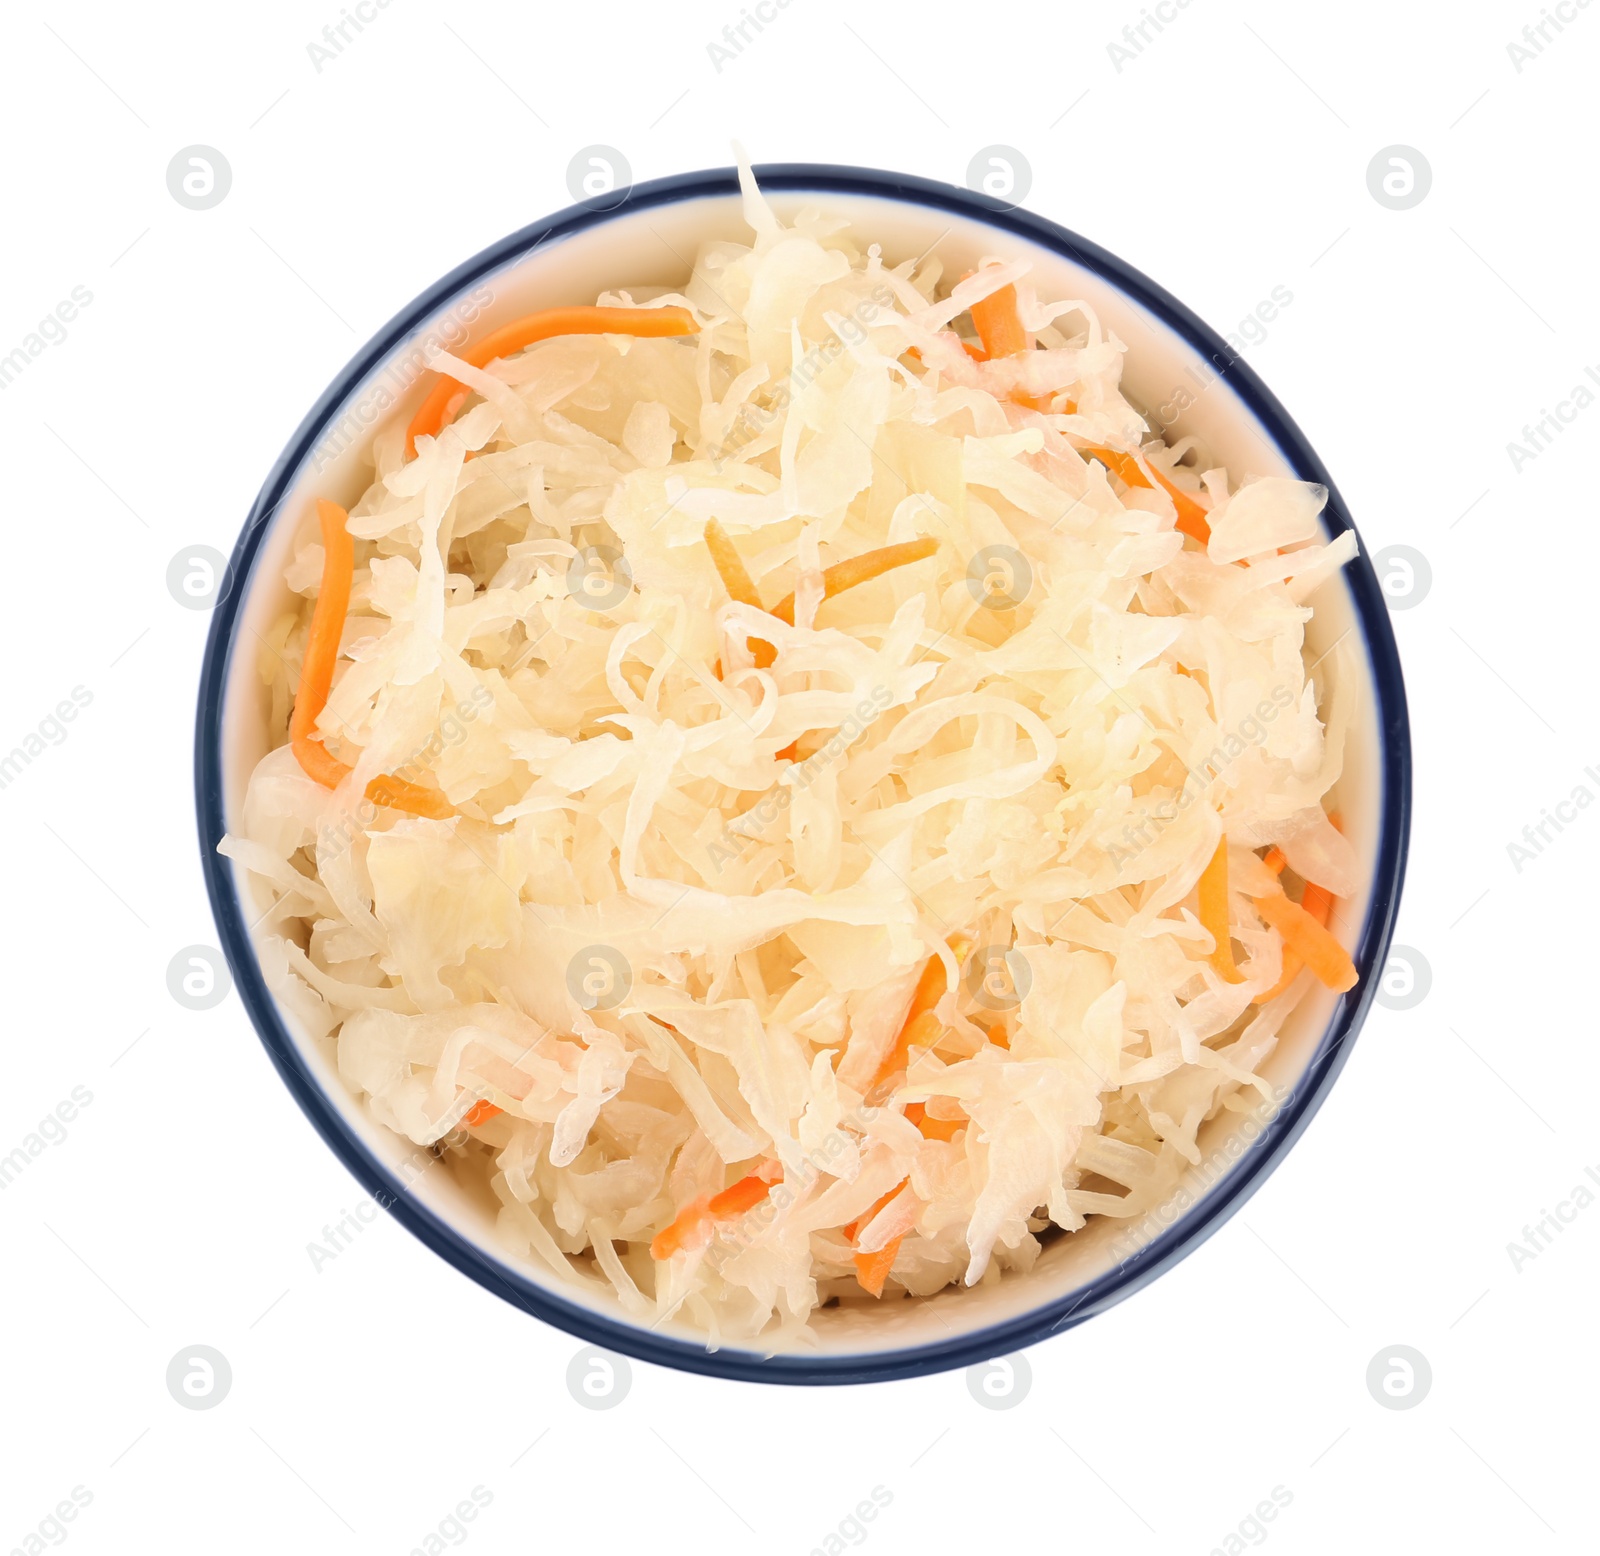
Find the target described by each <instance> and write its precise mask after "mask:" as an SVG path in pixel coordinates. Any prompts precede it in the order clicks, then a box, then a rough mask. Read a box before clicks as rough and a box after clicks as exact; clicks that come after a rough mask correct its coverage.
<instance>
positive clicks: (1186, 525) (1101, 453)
mask: <svg viewBox="0 0 1600 1556" xmlns="http://www.w3.org/2000/svg"><path fill="white" fill-rule="evenodd" d="M1078 452H1079V453H1081V454H1088V455H1090V456H1092V457H1093V458H1095V459H1098V460H1099V461H1100V463H1101V464H1103V465H1104V466H1105V467H1106V469H1107V470H1110V471H1112V472H1113V473H1114V474H1115V475H1117V476H1119V477H1120V478H1121V479H1122V483H1123V485H1125V486H1144V487H1152V483H1151V480H1150V476H1154V477H1155V484H1157V485H1159V486H1160V487H1161V490H1162V491H1164V492H1165V493H1166V494H1167V496H1168V497H1170V498H1171V499H1172V506H1173V507H1174V508H1175V509H1176V510H1177V514H1178V522H1177V525H1176V526H1175V527H1176V528H1177V529H1178V530H1180V531H1181V532H1182V533H1183V534H1185V535H1188V536H1190V537H1192V538H1193V539H1195V540H1197V541H1199V542H1200V544H1201V545H1202V546H1203V545H1204V544H1205V543H1206V542H1207V541H1208V540H1210V539H1211V524H1210V522H1209V521H1208V519H1207V517H1206V510H1205V509H1204V508H1202V507H1201V506H1200V504H1199V503H1197V502H1196V501H1195V500H1194V498H1192V497H1191V496H1190V495H1189V494H1188V493H1187V492H1186V491H1184V490H1183V489H1182V488H1181V487H1178V486H1174V485H1173V484H1172V482H1171V481H1169V480H1168V479H1167V478H1166V476H1164V475H1163V474H1162V473H1161V472H1160V471H1159V470H1157V469H1156V467H1155V466H1154V465H1153V464H1151V465H1149V470H1150V475H1146V474H1145V465H1146V464H1148V461H1145V462H1144V463H1141V461H1140V460H1139V458H1138V456H1137V455H1134V454H1124V453H1120V452H1119V451H1118V450H1116V449H1114V448H1083V449H1080V450H1079V451H1078ZM1152 489H1153V487H1152Z"/></svg>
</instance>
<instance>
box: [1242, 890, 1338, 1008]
mask: <svg viewBox="0 0 1600 1556" xmlns="http://www.w3.org/2000/svg"><path fill="white" fill-rule="evenodd" d="M1307 889H1308V890H1309V889H1310V888H1309V887H1308V888H1307ZM1255 906H1256V912H1257V913H1259V914H1260V915H1261V916H1262V918H1264V919H1265V920H1266V921H1267V923H1269V924H1270V925H1271V926H1272V927H1273V928H1274V929H1275V930H1277V931H1278V933H1279V934H1280V935H1282V936H1283V943H1284V946H1285V947H1286V948H1287V949H1289V950H1293V951H1294V953H1295V954H1296V955H1297V956H1298V957H1299V958H1300V960H1301V961H1302V962H1304V963H1305V965H1306V966H1307V967H1309V968H1310V969H1311V970H1312V972H1314V973H1315V974H1316V975H1317V978H1318V980H1319V981H1320V982H1322V983H1324V984H1326V985H1327V986H1328V987H1329V988H1330V989H1333V990H1335V991H1336V992H1338V993H1340V994H1342V993H1343V992H1344V991H1345V990H1346V989H1353V988H1354V987H1355V985H1356V978H1357V973H1356V968H1355V963H1354V962H1352V961H1351V960H1350V954H1349V952H1348V951H1346V950H1345V948H1344V947H1343V946H1342V945H1340V944H1339V942H1338V941H1337V940H1335V939H1334V937H1333V936H1332V934H1330V933H1329V932H1328V930H1327V929H1326V928H1325V927H1324V926H1323V925H1321V924H1319V923H1318V922H1317V920H1316V918H1315V916H1314V915H1313V914H1312V913H1310V912H1309V911H1307V909H1305V908H1304V907H1302V906H1301V905H1300V904H1299V903H1297V902H1291V901H1290V900H1289V899H1288V897H1286V896H1285V895H1284V894H1283V891H1282V890H1281V889H1280V890H1279V891H1277V892H1274V893H1270V894H1269V895H1267V896H1265V897H1257V898H1256V899H1255ZM1330 906H1331V903H1330Z"/></svg>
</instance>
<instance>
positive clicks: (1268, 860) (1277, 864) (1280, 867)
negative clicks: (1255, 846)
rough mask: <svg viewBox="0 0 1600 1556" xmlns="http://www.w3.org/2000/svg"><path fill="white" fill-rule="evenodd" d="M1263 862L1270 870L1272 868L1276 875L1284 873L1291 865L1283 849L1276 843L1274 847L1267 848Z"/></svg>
mask: <svg viewBox="0 0 1600 1556" xmlns="http://www.w3.org/2000/svg"><path fill="white" fill-rule="evenodd" d="M1261 862H1262V864H1264V865H1265V866H1266V867H1267V868H1268V869H1269V870H1271V871H1272V873H1273V874H1274V875H1282V874H1283V872H1284V870H1285V869H1287V868H1288V865H1289V861H1288V859H1287V858H1285V857H1284V852H1283V850H1282V849H1281V848H1279V847H1278V845H1277V844H1276V843H1274V844H1273V845H1272V847H1271V848H1269V849H1268V850H1267V852H1266V857H1265V858H1264V859H1262V861H1261Z"/></svg>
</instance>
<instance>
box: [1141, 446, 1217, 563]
mask: <svg viewBox="0 0 1600 1556" xmlns="http://www.w3.org/2000/svg"><path fill="white" fill-rule="evenodd" d="M1150 474H1151V475H1153V476H1154V477H1155V478H1156V484H1157V485H1158V486H1160V488H1161V490H1162V491H1164V492H1165V493H1166V494H1167V496H1168V497H1170V498H1171V499H1172V506H1173V507H1174V508H1175V509H1176V510H1177V513H1178V522H1177V524H1176V525H1175V526H1174V527H1175V528H1176V529H1178V530H1180V531H1181V532H1182V533H1183V534H1185V535H1188V536H1190V537H1191V538H1192V539H1194V540H1197V541H1199V542H1200V544H1201V545H1202V546H1203V545H1205V543H1206V542H1207V541H1208V540H1210V539H1211V521H1210V519H1208V518H1207V517H1206V510H1205V509H1204V508H1202V507H1201V506H1200V504H1199V503H1197V502H1196V501H1195V500H1194V498H1192V497H1191V496H1190V495H1189V494H1188V493H1187V492H1186V491H1184V489H1183V488H1182V487H1181V486H1174V485H1173V483H1172V482H1171V481H1169V480H1168V479H1167V478H1166V476H1164V475H1163V474H1162V473H1161V472H1160V471H1159V470H1158V469H1156V467H1155V466H1154V465H1153V464H1152V465H1151V466H1150Z"/></svg>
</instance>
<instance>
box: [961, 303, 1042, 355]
mask: <svg viewBox="0 0 1600 1556" xmlns="http://www.w3.org/2000/svg"><path fill="white" fill-rule="evenodd" d="M970 312H971V314H972V322H973V323H974V324H975V325H976V326H977V328H978V339H979V340H981V341H982V342H983V349H984V352H985V353H986V354H987V355H988V357H989V359H990V360H991V361H993V360H994V358H996V357H1015V356H1021V354H1022V353H1023V352H1024V351H1026V350H1027V349H1028V332H1027V331H1026V330H1025V329H1023V327H1022V317H1021V315H1020V314H1019V313H1018V312H1017V289H1016V287H1014V286H1002V287H1001V288H1000V290H999V291H998V292H991V293H990V294H989V295H988V296H987V297H985V298H984V299H983V301H982V302H976V303H974V304H973V305H972V307H971V309H970Z"/></svg>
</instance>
